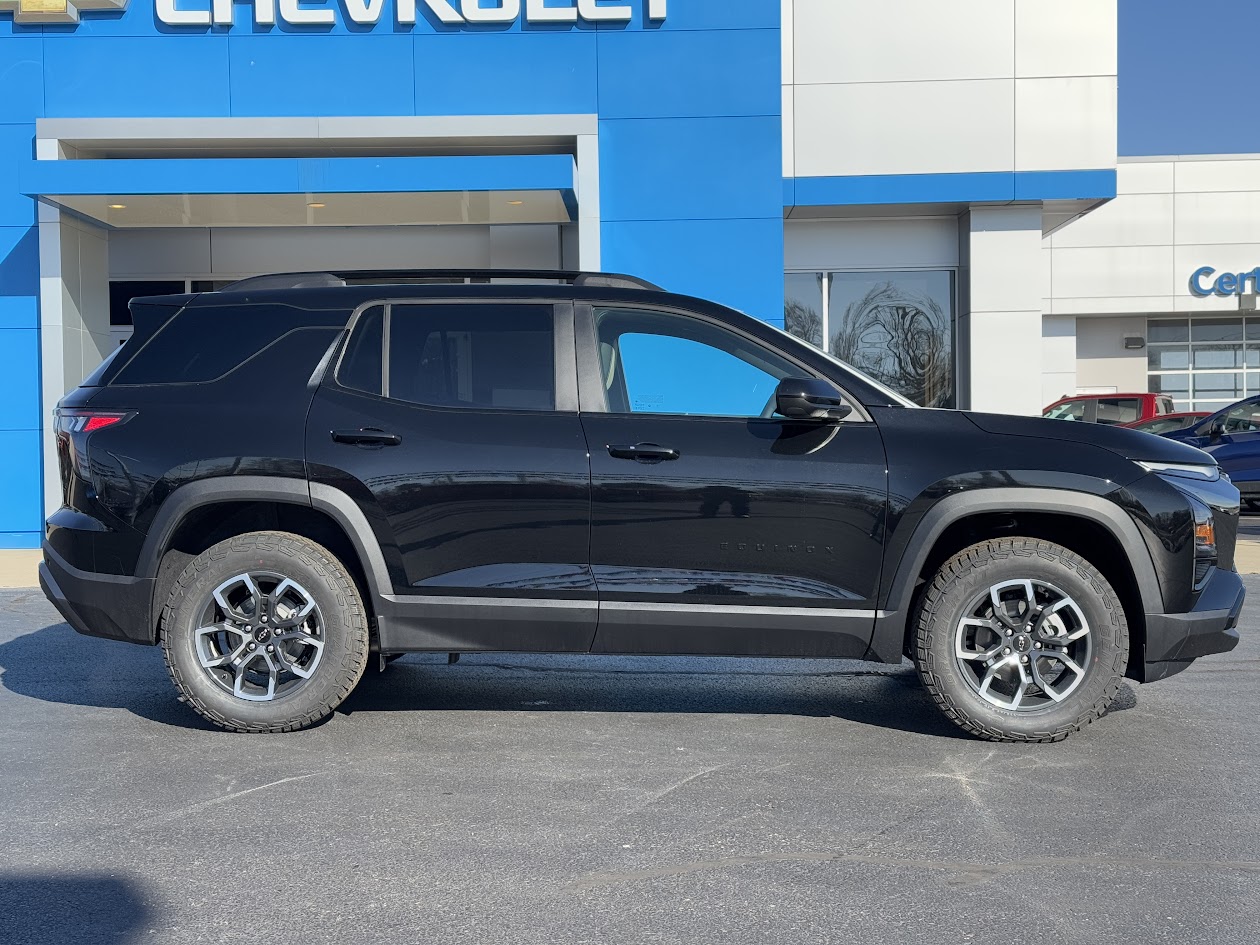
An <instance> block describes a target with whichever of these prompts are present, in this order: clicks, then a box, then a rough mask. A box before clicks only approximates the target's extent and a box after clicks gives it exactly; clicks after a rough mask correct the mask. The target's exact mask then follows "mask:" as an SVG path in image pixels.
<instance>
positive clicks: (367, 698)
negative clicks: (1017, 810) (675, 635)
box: [0, 623, 1136, 738]
mask: <svg viewBox="0 0 1260 945" xmlns="http://www.w3.org/2000/svg"><path fill="white" fill-rule="evenodd" d="M50 656H51V657H52V658H50ZM0 686H3V688H4V689H7V690H8V691H10V692H14V693H17V694H19V695H23V696H27V697H30V698H33V699H41V700H43V701H45V702H54V703H60V704H64V705H80V706H95V707H101V708H114V709H125V710H127V711H129V712H132V713H134V714H136V715H138V716H140V717H142V718H145V719H149V720H151V721H154V722H159V723H162V724H165V725H174V726H178V727H180V728H198V729H206V730H214V726H212V725H210V723H208V722H206V721H204V720H202V719H201V718H200V717H199V716H197V715H196V714H195V713H194V712H192V710H190V709H188V708H186V707H185V706H183V705H181V704H180V703H179V702H178V701H177V700H176V698H175V692H174V690H173V688H172V686H171V682H170V679H169V677H168V676H167V674H166V669H165V667H164V666H163V663H162V656H161V652H160V650H159V649H158V648H157V647H142V646H134V645H131V644H126V643H118V642H115V641H111V640H100V639H96V638H93V637H85V636H81V635H79V634H77V633H75V632H74V631H73V630H72V629H70V627H69V626H67V625H66V624H64V623H62V624H54V625H52V626H48V627H44V628H43V629H41V630H36V631H34V632H32V633H26V634H22V635H21V636H18V637H15V638H14V639H11V640H9V641H7V642H5V643H0ZM1134 705H1136V696H1135V694H1134V691H1133V689H1132V687H1131V686H1129V685H1128V684H1125V685H1124V686H1123V687H1122V688H1121V691H1120V695H1119V698H1117V700H1116V703H1115V704H1114V705H1113V706H1112V709H1111V711H1112V712H1115V711H1121V710H1124V709H1128V708H1132V707H1133V706H1134ZM360 711H362V712H391V713H393V712H397V713H404V712H420V711H429V712H431V711H438V712H522V711H528V712H610V713H648V714H653V713H655V714H660V713H671V714H672V713H678V714H720V715H797V716H803V717H813V718H841V719H847V720H848V721H851V722H856V723H859V724H862V725H870V726H874V727H878V728H886V729H893V730H897V731H903V732H909V733H912V734H919V735H930V736H934V737H941V738H967V737H968V736H966V735H965V734H963V733H962V732H961V731H960V730H959V729H957V728H956V727H955V726H954V725H953V724H952V723H951V722H949V721H948V720H947V719H946V718H945V717H944V716H943V715H942V714H941V713H940V711H939V710H938V709H937V708H936V706H935V705H934V704H933V703H932V700H931V698H930V697H929V696H928V694H927V692H926V691H925V690H924V689H923V688H922V686H920V685H919V682H918V679H917V677H916V676H915V673H914V670H913V668H912V667H911V666H910V665H909V663H902V664H901V665H900V666H889V665H883V664H876V663H860V662H855V661H849V660H845V661H840V660H800V659H783V660H775V659H739V658H722V657H618V656H585V655H576V656H569V655H566V656H548V655H534V654H526V655H522V654H509V653H485V654H471V655H467V656H465V657H464V658H463V659H462V660H461V662H459V663H457V664H455V665H447V662H446V656H445V654H409V655H407V656H405V657H403V658H402V659H401V660H399V661H397V662H396V663H393V664H391V665H390V666H389V667H388V668H387V669H386V670H385V671H384V672H383V673H382V672H376V671H375V670H369V672H368V673H367V675H366V676H365V677H364V679H363V681H362V682H361V683H360V684H359V686H358V687H357V688H356V689H355V691H354V692H353V693H351V694H350V697H349V698H348V699H347V700H346V701H345V702H344V703H343V704H342V706H341V708H340V710H339V713H340V714H342V715H350V714H353V713H354V712H360Z"/></svg>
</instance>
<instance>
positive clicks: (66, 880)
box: [0, 867, 155, 945]
mask: <svg viewBox="0 0 1260 945" xmlns="http://www.w3.org/2000/svg"><path fill="white" fill-rule="evenodd" d="M0 870H3V867H0ZM154 920H155V910H154V908H153V906H152V904H151V903H150V902H148V901H147V899H146V897H145V895H144V893H143V891H142V890H141V888H140V887H139V886H138V885H137V884H136V883H134V882H131V881H129V880H126V879H119V878H118V877H116V876H102V875H91V874H89V875H82V874H64V873H11V872H2V871H0V941H3V942H4V943H5V945H130V943H132V942H137V941H139V940H140V936H141V934H143V933H144V932H146V931H148V930H149V929H152V928H153V924H154Z"/></svg>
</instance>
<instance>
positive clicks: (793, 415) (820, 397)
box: [774, 377, 853, 420]
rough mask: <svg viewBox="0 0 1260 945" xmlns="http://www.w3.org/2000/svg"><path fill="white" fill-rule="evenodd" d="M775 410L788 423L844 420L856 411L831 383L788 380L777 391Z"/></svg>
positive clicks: (804, 378)
mask: <svg viewBox="0 0 1260 945" xmlns="http://www.w3.org/2000/svg"><path fill="white" fill-rule="evenodd" d="M774 404H775V407H774V409H775V411H776V412H777V413H779V414H780V415H782V416H784V417H787V418H788V419H789V420H843V419H844V418H845V417H847V416H848V415H849V414H851V413H852V412H853V408H852V407H851V406H849V405H848V404H846V403H845V402H844V395H843V394H841V393H840V391H839V390H837V389H836V386H835V385H834V384H832V383H831V382H830V381H825V380H823V379H822V378H818V377H785V378H784V379H783V380H781V381H779V386H778V389H776V390H775V392H774Z"/></svg>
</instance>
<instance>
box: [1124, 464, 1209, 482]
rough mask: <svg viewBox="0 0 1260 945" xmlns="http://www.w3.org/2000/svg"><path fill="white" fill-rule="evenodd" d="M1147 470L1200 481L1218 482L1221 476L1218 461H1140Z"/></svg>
mask: <svg viewBox="0 0 1260 945" xmlns="http://www.w3.org/2000/svg"><path fill="white" fill-rule="evenodd" d="M1138 465H1139V466H1141V467H1142V468H1143V469H1145V470H1146V471H1147V472H1153V473H1156V474H1157V475H1160V476H1180V477H1181V478H1183V479H1197V480H1198V481H1199V482H1216V480H1218V479H1220V478H1221V467H1220V466H1218V465H1216V463H1203V464H1198V463H1138Z"/></svg>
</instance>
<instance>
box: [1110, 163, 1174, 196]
mask: <svg viewBox="0 0 1260 945" xmlns="http://www.w3.org/2000/svg"><path fill="white" fill-rule="evenodd" d="M1174 168H1176V164H1174V163H1173V162H1172V161H1132V162H1128V161H1126V162H1124V163H1122V164H1119V165H1117V166H1116V193H1117V194H1171V193H1172V192H1173V189H1174V187H1173V171H1174Z"/></svg>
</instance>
